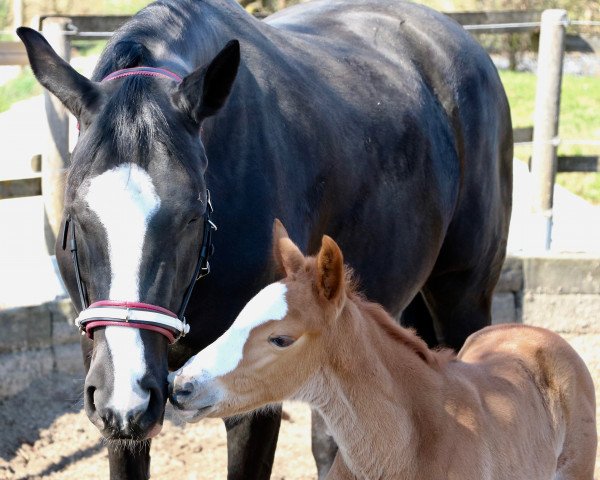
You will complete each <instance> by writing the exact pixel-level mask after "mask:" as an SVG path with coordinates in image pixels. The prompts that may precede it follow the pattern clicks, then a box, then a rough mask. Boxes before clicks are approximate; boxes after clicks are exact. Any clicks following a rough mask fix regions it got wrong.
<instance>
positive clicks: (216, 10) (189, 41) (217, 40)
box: [96, 0, 269, 78]
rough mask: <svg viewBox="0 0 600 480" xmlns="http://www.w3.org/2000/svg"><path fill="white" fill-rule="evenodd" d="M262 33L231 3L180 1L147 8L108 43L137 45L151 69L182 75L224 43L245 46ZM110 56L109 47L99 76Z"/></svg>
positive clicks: (208, 58) (223, 0)
mask: <svg viewBox="0 0 600 480" xmlns="http://www.w3.org/2000/svg"><path fill="white" fill-rule="evenodd" d="M174 19H175V20H174ZM267 30H269V28H268V27H267V25H266V24H264V23H263V22H260V21H258V20H257V19H255V18H253V17H252V16H251V15H249V14H247V13H246V12H245V11H244V10H243V8H242V7H240V6H239V4H237V2H235V0H205V1H203V2H198V1H191V0H179V1H171V2H161V3H160V4H151V5H149V6H148V7H146V9H144V10H142V11H140V12H139V13H138V14H137V15H136V16H135V17H134V18H133V19H132V20H131V21H130V22H128V23H127V24H126V25H125V26H124V28H122V29H121V30H119V31H117V32H116V33H115V35H114V36H113V38H112V39H111V40H110V45H112V46H114V45H116V44H118V43H119V42H122V41H126V42H138V43H140V44H142V45H144V46H145V47H146V48H147V49H148V50H149V51H150V53H151V55H152V59H153V62H154V63H155V64H156V66H159V67H163V68H168V69H171V70H173V71H174V72H176V73H178V74H180V75H184V76H185V75H187V74H189V73H191V72H192V71H193V70H194V69H196V68H198V67H201V66H203V65H206V64H208V63H209V62H210V61H211V60H212V59H213V58H214V57H215V55H216V54H217V53H218V52H219V51H220V50H221V49H222V48H223V47H224V46H225V44H226V43H227V42H228V41H229V40H233V39H237V40H239V41H240V43H242V45H243V48H245V47H248V46H249V45H252V44H254V43H256V42H257V40H256V39H257V38H260V37H261V36H264V33H263V32H264V31H267ZM245 53H246V52H244V56H245ZM112 55H113V53H112V51H111V47H109V48H108V49H107V51H106V52H105V54H104V55H103V57H104V58H102V59H101V60H100V62H99V64H98V67H97V72H96V73H97V75H96V76H97V77H98V78H101V76H102V75H106V74H107V72H106V71H104V70H106V68H107V66H105V65H104V64H105V63H106V62H108V63H110V62H111V61H112V60H111V56H112Z"/></svg>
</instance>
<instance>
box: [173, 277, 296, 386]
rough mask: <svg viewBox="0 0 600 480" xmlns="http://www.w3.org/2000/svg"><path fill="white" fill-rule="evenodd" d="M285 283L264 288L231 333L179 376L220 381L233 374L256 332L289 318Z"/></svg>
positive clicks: (205, 350)
mask: <svg viewBox="0 0 600 480" xmlns="http://www.w3.org/2000/svg"><path fill="white" fill-rule="evenodd" d="M286 292H287V287H286V286H285V285H284V284H283V283H279V282H278V283H272V284H271V285H269V286H268V287H265V288H263V289H262V290H261V291H260V292H259V293H258V294H257V295H256V296H255V297H254V298H252V300H250V301H249V302H248V303H247V304H246V306H245V307H244V309H243V310H242V311H241V312H240V314H239V315H238V316H237V318H236V319H235V321H234V322H233V324H232V325H231V327H229V330H227V331H226V332H225V333H224V334H223V335H221V336H220V337H219V338H218V339H217V340H215V341H214V342H213V343H211V344H210V345H209V346H208V347H206V348H205V349H204V350H202V351H201V352H200V353H198V354H197V355H196V356H194V357H192V358H191V359H190V360H189V361H188V362H187V363H186V365H184V367H183V368H182V369H181V370H180V371H179V372H178V373H179V374H181V375H184V376H185V377H191V378H194V377H199V376H210V377H219V376H221V375H225V374H226V373H228V372H231V371H232V370H233V369H235V368H236V367H237V365H238V364H239V363H240V360H241V359H242V356H243V352H244V345H245V344H246V340H248V336H249V335H250V332H251V331H252V329H253V328H255V327H258V326H259V325H261V324H263V323H266V322H268V321H270V320H281V319H283V318H284V317H285V315H286V314H287V310H288V308H287V302H286V299H285V294H286Z"/></svg>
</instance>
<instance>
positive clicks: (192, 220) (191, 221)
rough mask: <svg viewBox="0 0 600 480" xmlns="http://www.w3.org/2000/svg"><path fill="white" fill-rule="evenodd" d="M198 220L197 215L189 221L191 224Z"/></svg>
mask: <svg viewBox="0 0 600 480" xmlns="http://www.w3.org/2000/svg"><path fill="white" fill-rule="evenodd" d="M197 221H198V218H196V217H195V218H192V219H191V220H190V221H189V222H188V225H191V224H192V223H194V222H197Z"/></svg>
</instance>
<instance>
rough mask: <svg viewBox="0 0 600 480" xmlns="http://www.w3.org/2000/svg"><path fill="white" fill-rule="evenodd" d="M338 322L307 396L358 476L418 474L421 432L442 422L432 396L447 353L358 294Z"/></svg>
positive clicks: (439, 382)
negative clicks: (439, 351) (431, 347)
mask: <svg viewBox="0 0 600 480" xmlns="http://www.w3.org/2000/svg"><path fill="white" fill-rule="evenodd" d="M335 323H336V326H337V328H336V329H335V331H332V332H330V337H329V341H328V342H327V344H328V345H327V346H328V349H329V354H330V356H329V362H328V363H326V365H325V366H324V367H323V368H322V369H321V370H320V372H319V373H318V374H317V375H316V376H315V378H314V379H313V382H312V385H311V386H310V387H309V388H308V389H307V391H306V394H307V395H306V397H307V398H305V400H307V401H308V402H309V403H311V404H312V405H313V406H314V407H316V408H317V410H319V411H320V413H321V414H322V416H323V418H324V419H325V421H326V423H327V425H328V428H329V429H330V431H331V433H332V435H333V437H334V438H335V440H336V442H337V443H338V446H339V448H340V453H341V455H342V458H343V459H344V461H345V463H346V464H347V465H348V467H349V468H350V469H351V470H352V471H353V473H355V474H357V475H358V477H359V478H416V472H415V471H414V469H415V467H416V465H417V464H418V462H417V460H416V457H417V455H418V449H419V447H418V445H419V444H420V443H421V442H422V441H423V440H424V439H423V436H422V434H421V432H422V431H424V430H425V429H428V426H429V424H428V422H431V424H435V423H438V420H439V415H438V413H437V412H439V411H440V406H439V405H438V404H437V403H436V401H435V399H436V398H439V395H436V394H435V393H436V392H439V391H440V390H441V388H442V385H443V381H444V380H443V374H442V373H441V370H443V365H444V363H445V362H447V361H448V359H449V355H448V354H437V353H436V352H432V351H430V350H429V349H428V348H427V346H426V345H425V343H424V342H423V341H422V340H420V339H419V338H418V337H416V335H414V334H413V333H412V332H411V331H409V330H406V329H403V328H401V327H399V326H398V325H397V324H396V323H395V322H394V321H393V320H392V319H391V318H390V317H389V315H388V314H387V313H385V312H384V311H383V309H382V308H381V307H379V306H378V305H375V304H370V303H367V302H364V301H362V300H361V299H358V298H357V299H356V300H353V299H351V298H349V299H348V301H347V302H346V306H345V307H344V310H343V312H342V314H341V315H340V317H339V318H338V319H336V321H335ZM308 390H310V392H309V391H308ZM425 398H426V399H427V401H424V399H425ZM415 419H419V420H418V423H417V422H416V421H415Z"/></svg>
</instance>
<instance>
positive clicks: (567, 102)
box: [500, 71, 600, 204]
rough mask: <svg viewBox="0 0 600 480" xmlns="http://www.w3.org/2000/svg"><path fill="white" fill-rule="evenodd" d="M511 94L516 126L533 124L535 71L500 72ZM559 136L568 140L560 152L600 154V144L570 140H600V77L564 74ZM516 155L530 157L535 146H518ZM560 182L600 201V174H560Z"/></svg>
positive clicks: (507, 91) (579, 193)
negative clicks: (571, 141)
mask: <svg viewBox="0 0 600 480" xmlns="http://www.w3.org/2000/svg"><path fill="white" fill-rule="evenodd" d="M500 78H501V79H502V82H503V83H504V88H505V89H506V93H507V95H508V100H509V102H510V108H511V113H512V120H513V126H514V127H526V126H531V125H532V124H533V110H534V103H535V85H536V80H537V77H536V76H535V75H534V74H532V73H524V72H509V71H502V72H500ZM559 137H560V138H561V140H563V141H565V143H564V144H561V145H560V146H559V148H558V154H559V155H600V146H593V145H576V144H569V143H568V141H569V140H582V139H583V140H596V141H600V78H598V77H577V76H573V75H565V76H564V77H563V84H562V92H561V105H560V124H559ZM515 156H516V157H517V158H520V159H522V160H527V159H528V158H529V157H530V156H531V147H517V148H516V149H515ZM556 181H557V182H558V183H559V184H560V185H562V186H564V187H565V188H568V189H569V190H571V191H572V192H573V193H576V194H577V195H581V196H582V197H584V198H585V199H586V200H588V201H589V202H592V203H595V204H600V173H576V172H573V173H559V174H558V175H557V179H556Z"/></svg>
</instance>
